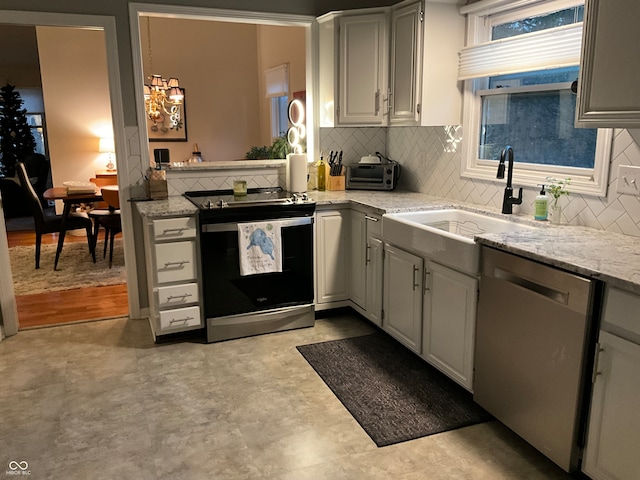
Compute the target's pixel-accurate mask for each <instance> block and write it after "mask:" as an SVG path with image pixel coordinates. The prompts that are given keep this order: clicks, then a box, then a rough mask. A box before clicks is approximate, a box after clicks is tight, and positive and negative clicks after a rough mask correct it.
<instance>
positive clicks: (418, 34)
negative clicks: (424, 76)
mask: <svg viewBox="0 0 640 480" xmlns="http://www.w3.org/2000/svg"><path fill="white" fill-rule="evenodd" d="M422 15H423V12H422V2H417V3H414V4H412V5H407V6H406V7H404V8H400V9H397V10H393V11H392V13H391V73H390V79H389V82H390V85H389V88H390V94H389V109H390V114H389V121H390V122H391V123H392V124H402V125H417V124H418V122H419V120H420V115H419V106H418V102H419V100H418V98H419V93H420V92H419V86H420V85H421V82H422V80H421V75H420V72H421V69H422V64H421V52H422V50H421V43H422Z"/></svg>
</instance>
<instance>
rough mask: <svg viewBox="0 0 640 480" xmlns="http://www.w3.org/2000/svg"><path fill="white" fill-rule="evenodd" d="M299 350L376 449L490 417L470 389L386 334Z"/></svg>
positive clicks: (300, 348) (471, 423)
mask: <svg viewBox="0 0 640 480" xmlns="http://www.w3.org/2000/svg"><path fill="white" fill-rule="evenodd" d="M297 349H298V351H299V352H300V353H301V354H302V356H303V357H304V358H305V359H306V360H307V362H309V364H310V365H311V366H312V367H313V368H314V370H315V371H316V372H317V373H318V375H320V377H321V378H322V380H324V382H325V383H326V384H327V386H328V387H329V388H330V389H331V390H332V391H333V393H334V394H335V395H336V397H338V399H339V400H340V401H341V402H342V404H343V405H344V406H345V408H346V409H347V410H348V411H349V412H350V413H351V415H353V417H354V418H355V419H356V420H357V421H358V423H359V424H360V426H361V427H362V428H363V429H364V431H365V432H367V434H368V435H369V436H370V437H371V439H372V440H373V441H374V442H375V444H376V445H377V446H378V447H383V446H386V445H392V444H394V443H399V442H404V441H407V440H413V439H415V438H420V437H424V436H427V435H433V434H435V433H440V432H445V431H448V430H454V429H457V428H460V427H465V426H468V425H473V424H476V423H481V422H485V421H487V420H490V419H491V418H492V417H491V415H490V414H488V413H487V412H486V411H485V410H484V409H483V408H481V407H480V406H479V405H477V404H476V403H474V402H473V400H472V398H471V394H470V393H469V392H467V391H466V390H464V389H463V388H462V387H460V386H459V385H457V384H456V383H455V382H453V381H451V380H450V379H448V378H447V377H446V376H444V375H443V374H441V373H440V372H439V371H437V370H436V369H434V368H433V367H431V366H430V365H428V364H427V363H426V362H424V361H423V360H422V359H420V358H419V357H417V356H416V355H414V354H413V353H411V352H410V351H409V350H407V349H406V348H405V347H403V346H402V345H400V344H399V343H398V342H397V341H395V340H394V339H393V338H391V337H390V336H388V335H387V334H385V333H374V334H372V335H365V336H361V337H353V338H346V339H343V340H334V341H330V342H323V343H314V344H311V345H301V346H299V347H297Z"/></svg>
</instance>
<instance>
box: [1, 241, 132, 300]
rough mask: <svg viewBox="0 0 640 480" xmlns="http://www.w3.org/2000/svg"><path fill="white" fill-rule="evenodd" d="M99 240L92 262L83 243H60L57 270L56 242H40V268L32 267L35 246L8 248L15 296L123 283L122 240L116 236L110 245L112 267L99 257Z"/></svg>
mask: <svg viewBox="0 0 640 480" xmlns="http://www.w3.org/2000/svg"><path fill="white" fill-rule="evenodd" d="M102 249H103V243H102V240H100V241H99V242H98V246H97V255H96V263H93V259H92V258H91V254H90V253H89V247H88V246H87V242H86V241H84V242H73V243H71V242H68V243H65V244H64V248H63V249H62V253H61V254H60V260H58V269H57V270H55V271H54V270H53V263H54V260H55V258H56V245H55V244H47V245H42V246H41V249H40V268H39V269H38V270H36V268H35V265H36V264H35V258H36V257H35V246H29V247H13V248H10V249H9V258H10V260H11V273H12V275H13V287H14V290H15V294H16V295H31V294H35V293H43V292H55V291H59V290H70V289H75V288H86V287H98V286H103V285H118V284H122V283H126V273H125V267H124V252H123V246H122V239H121V238H116V240H115V243H114V245H113V266H112V267H111V268H109V250H108V249H107V258H104V259H103V258H102Z"/></svg>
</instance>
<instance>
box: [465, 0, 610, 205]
mask: <svg viewBox="0 0 640 480" xmlns="http://www.w3.org/2000/svg"><path fill="white" fill-rule="evenodd" d="M583 3H584V2H583V1H582V0H547V1H542V2H540V1H539V0H538V1H533V0H531V1H527V0H525V1H521V2H517V7H514V6H513V2H511V4H510V5H509V4H507V2H496V1H494V0H483V1H480V2H477V3H474V4H471V5H468V6H466V7H463V8H462V10H461V11H462V12H463V13H466V14H467V22H468V36H467V47H465V48H464V49H463V50H462V51H461V52H460V69H459V78H460V79H461V80H464V119H463V122H464V125H465V130H466V131H465V135H464V137H463V146H462V158H463V160H462V162H463V165H462V176H464V177H472V178H479V179H485V180H490V179H495V177H496V171H497V161H498V159H499V156H500V152H501V150H502V149H503V148H504V146H505V145H511V146H512V147H513V149H514V151H515V161H516V168H515V169H514V182H517V183H519V184H521V185H531V186H535V185H539V184H541V183H546V178H547V177H548V176H552V177H559V178H562V177H571V179H572V180H571V186H572V191H574V192H576V193H581V194H591V195H597V196H605V195H606V189H607V174H608V166H609V157H610V150H611V139H612V131H611V130H607V129H599V130H598V129H582V128H575V127H574V118H575V109H576V95H575V93H574V92H575V91H576V84H575V83H574V82H576V81H577V79H578V76H579V62H580V47H581V41H582V20H583V15H584V6H583Z"/></svg>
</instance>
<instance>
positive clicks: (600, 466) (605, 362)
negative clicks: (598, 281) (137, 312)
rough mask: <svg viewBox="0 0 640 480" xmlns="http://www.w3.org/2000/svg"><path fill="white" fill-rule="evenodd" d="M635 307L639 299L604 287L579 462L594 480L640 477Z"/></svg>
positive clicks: (639, 353) (639, 349) (639, 347)
mask: <svg viewBox="0 0 640 480" xmlns="http://www.w3.org/2000/svg"><path fill="white" fill-rule="evenodd" d="M639 310H640V297H637V296H635V295H632V294H630V293H627V292H623V291H621V290H616V289H609V290H608V291H607V293H606V296H605V306H604V314H603V322H602V330H601V331H600V336H599V340H598V345H597V347H598V348H597V356H596V360H597V361H596V365H595V369H594V370H595V372H594V380H595V382H594V384H593V393H592V398H591V410H590V414H589V427H588V431H587V445H586V449H585V454H584V460H583V464H582V470H583V471H584V472H585V473H586V474H587V475H589V476H590V477H591V478H592V479H594V480H632V479H637V478H640V477H639V476H640V455H638V453H639V452H640V415H639V414H638V399H640V373H639V372H640V344H638V342H639V341H640V321H639V320H638V316H637V314H636V313H634V312H638V311H639ZM613 332H615V333H613Z"/></svg>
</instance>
